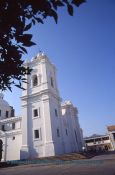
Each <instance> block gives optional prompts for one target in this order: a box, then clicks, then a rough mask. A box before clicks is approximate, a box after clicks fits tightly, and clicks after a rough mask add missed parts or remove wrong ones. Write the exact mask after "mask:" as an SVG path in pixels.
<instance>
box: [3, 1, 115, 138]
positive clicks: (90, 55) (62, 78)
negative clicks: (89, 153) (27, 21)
mask: <svg viewBox="0 0 115 175" xmlns="http://www.w3.org/2000/svg"><path fill="white" fill-rule="evenodd" d="M31 33H32V34H33V35H34V36H33V41H34V42H36V43H37V45H36V46H33V47H31V48H29V49H28V55H24V57H23V58H24V59H25V58H29V59H31V57H33V56H35V55H36V54H37V53H38V52H39V50H42V51H43V52H45V54H47V56H48V57H49V58H50V60H51V61H52V62H53V63H54V64H55V65H56V67H57V76H58V87H59V91H60V95H61V97H62V99H63V100H67V99H70V100H71V101H72V102H73V104H74V105H75V106H77V107H78V110H79V120H80V125H81V127H82V128H83V132H84V136H88V135H91V134H94V133H97V134H104V133H106V126H107V125H112V124H115V0H87V3H84V4H82V5H81V6H80V7H79V8H75V10H74V17H71V16H69V15H68V14H67V12H66V10H64V11H62V10H59V21H58V24H55V22H54V21H53V19H52V18H48V20H47V21H45V24H43V25H42V24H40V25H37V26H35V27H34V28H33V29H32V30H31ZM20 96H21V91H20V90H19V89H17V88H13V92H12V93H11V92H9V91H7V92H5V99H6V100H7V101H8V102H9V104H10V105H13V106H14V107H15V109H16V114H17V115H20V114H21V107H20V105H21V103H20Z"/></svg>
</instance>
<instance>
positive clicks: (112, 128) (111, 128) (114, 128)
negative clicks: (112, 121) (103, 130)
mask: <svg viewBox="0 0 115 175" xmlns="http://www.w3.org/2000/svg"><path fill="white" fill-rule="evenodd" d="M107 130H108V131H115V125H112V126H107Z"/></svg>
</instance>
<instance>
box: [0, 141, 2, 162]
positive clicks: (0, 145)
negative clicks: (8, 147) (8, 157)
mask: <svg viewBox="0 0 115 175" xmlns="http://www.w3.org/2000/svg"><path fill="white" fill-rule="evenodd" d="M2 147H3V141H2V140H1V139H0V162H1V160H2V151H3V149H2Z"/></svg>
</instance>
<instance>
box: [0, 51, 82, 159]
mask: <svg viewBox="0 0 115 175" xmlns="http://www.w3.org/2000/svg"><path fill="white" fill-rule="evenodd" d="M25 66H29V67H30V68H32V72H31V74H30V75H26V77H25V78H26V79H27V82H28V83H27V84H26V83H24V84H23V87H24V88H25V90H23V91H22V96H21V110H22V113H21V116H20V117H19V116H15V110H14V109H13V107H11V106H10V105H9V104H8V103H7V102H6V101H5V100H4V98H3V94H2V93H1V94H0V140H2V142H3V152H2V161H7V160H19V159H33V158H38V157H48V156H55V155H60V154H65V153H71V152H80V151H82V147H83V134H82V129H81V128H80V125H79V120H78V110H77V108H76V107H74V105H73V104H72V102H71V101H65V102H63V103H62V100H61V98H60V94H59V91H58V86H57V79H56V68H55V66H54V65H53V64H52V63H51V62H50V60H49V59H48V57H47V56H46V55H44V54H43V53H41V54H39V55H37V56H36V57H35V58H33V59H32V60H31V61H27V62H26V63H25Z"/></svg>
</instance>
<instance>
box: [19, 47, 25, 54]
mask: <svg viewBox="0 0 115 175" xmlns="http://www.w3.org/2000/svg"><path fill="white" fill-rule="evenodd" d="M19 47H20V49H21V50H22V51H23V52H25V53H27V50H26V49H25V48H24V47H22V46H19Z"/></svg>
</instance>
